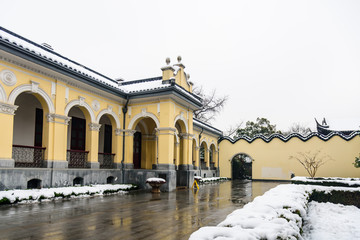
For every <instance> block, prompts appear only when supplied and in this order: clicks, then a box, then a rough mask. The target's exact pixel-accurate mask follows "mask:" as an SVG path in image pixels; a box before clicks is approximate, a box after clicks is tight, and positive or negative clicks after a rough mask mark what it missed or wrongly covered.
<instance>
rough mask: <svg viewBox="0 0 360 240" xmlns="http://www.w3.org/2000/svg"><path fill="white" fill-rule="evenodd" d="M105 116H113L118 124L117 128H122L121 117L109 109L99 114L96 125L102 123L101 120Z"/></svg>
mask: <svg viewBox="0 0 360 240" xmlns="http://www.w3.org/2000/svg"><path fill="white" fill-rule="evenodd" d="M105 114H108V115H111V116H112V117H113V118H114V120H115V123H116V128H120V119H119V117H118V116H117V115H116V114H115V113H114V112H113V111H112V108H109V107H108V108H107V109H103V110H101V111H100V112H99V114H98V115H97V118H96V121H95V122H96V123H99V122H100V119H101V117H102V116H103V115H105Z"/></svg>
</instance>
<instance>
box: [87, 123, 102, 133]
mask: <svg viewBox="0 0 360 240" xmlns="http://www.w3.org/2000/svg"><path fill="white" fill-rule="evenodd" d="M89 128H90V131H97V132H98V131H100V128H101V124H98V123H89Z"/></svg>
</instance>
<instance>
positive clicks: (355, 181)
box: [291, 177, 360, 186]
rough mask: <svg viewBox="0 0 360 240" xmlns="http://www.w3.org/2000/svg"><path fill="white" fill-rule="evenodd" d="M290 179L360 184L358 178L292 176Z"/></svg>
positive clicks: (350, 184)
mask: <svg viewBox="0 0 360 240" xmlns="http://www.w3.org/2000/svg"><path fill="white" fill-rule="evenodd" d="M291 180H292V181H300V182H309V183H318V182H321V183H325V182H329V183H330V182H336V183H343V184H347V185H349V186H352V185H360V178H335V177H332V178H315V179H313V178H309V177H293V178H292V179H291Z"/></svg>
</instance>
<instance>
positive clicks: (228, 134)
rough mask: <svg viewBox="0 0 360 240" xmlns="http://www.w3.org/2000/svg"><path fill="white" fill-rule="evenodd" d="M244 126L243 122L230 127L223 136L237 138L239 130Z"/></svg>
mask: <svg viewBox="0 0 360 240" xmlns="http://www.w3.org/2000/svg"><path fill="white" fill-rule="evenodd" d="M242 124H243V121H241V122H240V123H237V124H235V125H234V126H230V127H229V128H228V129H227V130H226V131H225V132H224V134H223V136H224V137H231V138H233V137H235V135H236V132H237V130H238V129H240V127H241V125H242Z"/></svg>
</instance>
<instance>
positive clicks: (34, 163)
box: [12, 92, 50, 167]
mask: <svg viewBox="0 0 360 240" xmlns="http://www.w3.org/2000/svg"><path fill="white" fill-rule="evenodd" d="M18 93H19V92H18ZM12 96H13V97H16V99H13V101H14V102H13V104H15V105H16V106H18V108H17V111H16V114H15V116H14V120H13V121H14V124H13V138H12V139H13V146H12V157H13V159H14V160H15V167H43V165H44V159H45V158H47V152H48V151H49V149H48V150H47V151H46V148H48V147H49V143H48V141H49V123H48V122H47V121H46V116H47V115H48V114H49V107H50V106H49V105H48V104H47V101H46V100H45V99H43V98H42V96H41V95H39V94H36V93H32V92H21V93H19V94H13V95H12Z"/></svg>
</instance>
